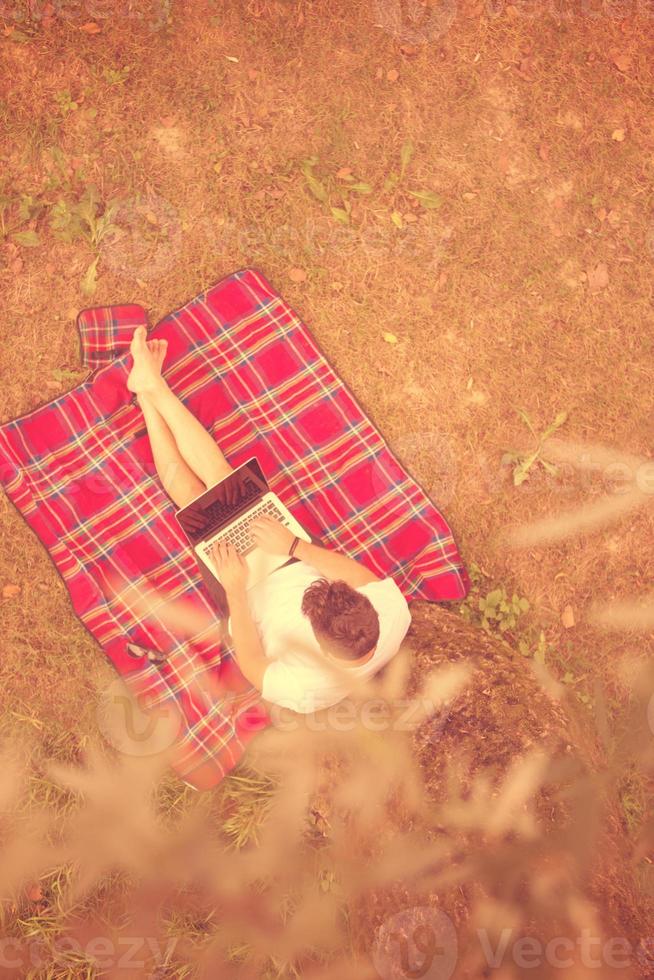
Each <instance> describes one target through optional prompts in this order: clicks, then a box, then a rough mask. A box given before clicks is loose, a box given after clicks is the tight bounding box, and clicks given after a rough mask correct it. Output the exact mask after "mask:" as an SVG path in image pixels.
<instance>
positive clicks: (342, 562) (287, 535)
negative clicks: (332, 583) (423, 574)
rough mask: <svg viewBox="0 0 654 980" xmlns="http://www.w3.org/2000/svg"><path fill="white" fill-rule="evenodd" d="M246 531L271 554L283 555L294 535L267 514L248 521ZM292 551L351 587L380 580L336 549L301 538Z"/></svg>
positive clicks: (325, 573)
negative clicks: (248, 524)
mask: <svg viewBox="0 0 654 980" xmlns="http://www.w3.org/2000/svg"><path fill="white" fill-rule="evenodd" d="M250 534H251V535H252V540H253V541H254V542H255V544H257V545H259V547H260V548H263V550H264V551H267V552H269V553H270V554H273V555H287V554H288V550H289V548H290V547H291V545H292V544H293V539H294V537H295V535H294V534H293V532H292V531H291V530H290V529H289V528H287V527H286V526H285V525H284V524H282V523H281V522H280V521H277V520H275V518H274V517H270V516H269V515H267V514H266V515H262V516H261V517H257V518H255V519H254V520H253V521H252V523H251V524H250ZM293 554H294V557H295V558H299V559H300V560H301V561H305V562H306V563H307V564H308V565H312V566H313V567H314V568H315V569H317V571H319V572H320V574H321V575H324V576H325V578H328V579H332V580H336V579H340V580H341V581H343V582H346V583H347V584H348V585H350V586H351V587H352V588H353V589H358V588H359V586H361V585H367V584H368V582H379V581H381V579H380V578H379V576H377V575H374V574H373V573H372V572H371V571H370V569H368V568H366V566H365V565H362V564H361V562H359V561H355V560H354V558H348V557H347V555H342V554H340V552H338V551H332V550H331V549H329V548H323V547H321V545H319V544H312V543H311V542H310V541H304V540H302V538H300V540H299V541H298V543H297V546H296V548H295V551H294V553H293Z"/></svg>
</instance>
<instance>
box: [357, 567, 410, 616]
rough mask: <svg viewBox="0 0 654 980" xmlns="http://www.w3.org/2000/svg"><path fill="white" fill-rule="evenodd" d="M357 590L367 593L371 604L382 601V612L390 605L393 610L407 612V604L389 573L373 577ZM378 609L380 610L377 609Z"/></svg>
mask: <svg viewBox="0 0 654 980" xmlns="http://www.w3.org/2000/svg"><path fill="white" fill-rule="evenodd" d="M357 592H363V594H364V595H367V596H368V598H369V599H370V601H371V602H373V605H376V604H377V602H380V603H383V605H382V607H381V611H383V612H387V611H388V607H389V605H390V608H391V609H393V610H401V611H402V612H406V613H409V604H408V602H407V601H406V599H405V597H404V594H403V592H402V590H401V589H400V587H399V585H398V584H397V582H396V581H395V579H394V578H391V576H390V575H387V576H386V578H380V579H375V581H374V582H366V584H365V585H361V586H359V588H358V589H357ZM378 611H380V610H379V609H378ZM409 615H410V613H409Z"/></svg>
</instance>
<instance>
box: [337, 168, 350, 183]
mask: <svg viewBox="0 0 654 980" xmlns="http://www.w3.org/2000/svg"><path fill="white" fill-rule="evenodd" d="M351 174H352V167H341V169H340V170H337V171H336V176H337V178H338V179H339V180H345V179H346V177H350V176H351Z"/></svg>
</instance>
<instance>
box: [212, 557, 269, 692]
mask: <svg viewBox="0 0 654 980" xmlns="http://www.w3.org/2000/svg"><path fill="white" fill-rule="evenodd" d="M211 557H212V559H213V562H214V565H215V568H216V572H217V573H218V580H219V582H220V583H221V585H222V587H223V588H224V590H225V595H226V597H227V602H228V604H229V614H230V616H231V620H232V640H233V642H234V654H235V656H236V663H237V664H238V666H239V668H240V671H241V673H242V674H243V676H244V677H246V678H247V679H248V680H249V682H250V684H253V685H254V687H256V688H257V690H258V691H261V688H262V687H263V675H264V674H265V672H266V668H267V667H268V666H269V664H270V661H269V660H268V658H267V657H266V655H265V653H264V652H263V647H262V646H261V640H260V638H259V632H258V630H257V627H256V625H255V622H254V620H253V619H252V614H251V612H250V607H249V606H248V600H247V595H246V586H247V580H248V565H247V562H246V560H245V558H244V557H243V555H240V554H239V553H238V552H237V551H236V549H235V548H234V546H233V545H231V544H227V543H225V544H222V543H221V542H216V544H214V546H213V549H212V552H211Z"/></svg>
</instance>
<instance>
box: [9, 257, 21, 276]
mask: <svg viewBox="0 0 654 980" xmlns="http://www.w3.org/2000/svg"><path fill="white" fill-rule="evenodd" d="M9 268H10V269H11V271H12V272H13V273H14V275H18V273H19V272H20V271H21V269H22V268H23V260H22V259H21V257H20V256H18V258H17V259H14V260H13V262H12V263H11V264H10V266H9Z"/></svg>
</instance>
